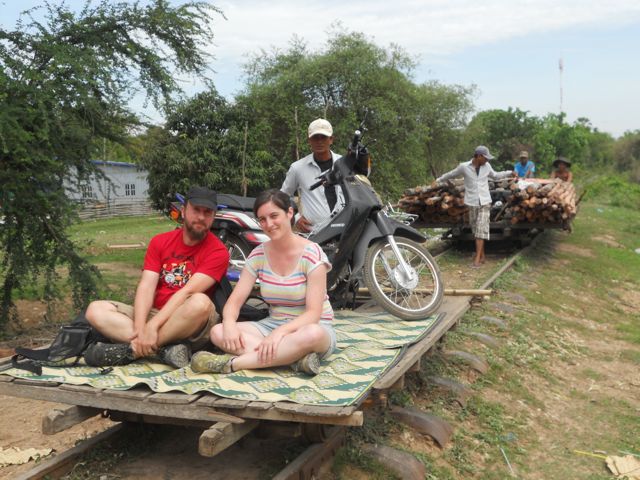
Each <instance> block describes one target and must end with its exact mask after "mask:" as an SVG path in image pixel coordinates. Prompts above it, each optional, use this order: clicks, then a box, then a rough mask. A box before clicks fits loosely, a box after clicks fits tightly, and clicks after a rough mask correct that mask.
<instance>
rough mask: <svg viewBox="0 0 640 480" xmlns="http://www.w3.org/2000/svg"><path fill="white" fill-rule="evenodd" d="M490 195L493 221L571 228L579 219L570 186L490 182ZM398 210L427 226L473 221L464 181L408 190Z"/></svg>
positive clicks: (542, 181)
mask: <svg viewBox="0 0 640 480" xmlns="http://www.w3.org/2000/svg"><path fill="white" fill-rule="evenodd" d="M489 191H490V193H491V199H492V201H493V207H492V210H491V221H499V220H505V221H509V222H511V223H512V224H516V223H558V224H567V223H568V222H570V221H571V220H572V219H573V217H575V215H576V191H575V188H574V186H573V183H570V182H563V181H562V180H559V179H554V180H545V179H527V180H520V181H516V180H515V179H508V180H501V181H497V182H489ZM398 206H399V207H400V208H401V209H403V210H404V211H406V212H407V213H413V214H416V215H418V216H419V217H420V220H421V222H423V223H425V224H456V223H468V221H469V219H468V209H467V207H466V206H465V204H464V182H463V180H461V179H460V180H453V181H448V182H443V183H440V184H437V185H436V186H419V187H415V188H410V189H408V190H405V192H404V195H403V196H402V198H401V199H400V200H399V201H398Z"/></svg>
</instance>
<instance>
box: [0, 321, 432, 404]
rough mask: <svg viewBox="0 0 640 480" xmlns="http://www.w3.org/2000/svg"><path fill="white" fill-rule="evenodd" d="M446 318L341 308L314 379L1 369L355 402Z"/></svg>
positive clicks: (100, 383) (49, 377)
mask: <svg viewBox="0 0 640 480" xmlns="http://www.w3.org/2000/svg"><path fill="white" fill-rule="evenodd" d="M440 318H441V316H439V315H433V316H431V317H428V318H426V319H424V320H419V321H412V322H406V321H402V320H399V319H398V318H396V317H393V316H391V315H389V314H385V313H380V314H359V313H356V312H352V311H339V312H336V318H335V328H336V332H337V336H338V350H337V351H336V352H334V353H333V354H332V355H331V356H330V357H329V358H327V359H325V360H324V361H323V362H322V365H321V370H320V373H319V374H318V375H316V376H315V377H309V376H306V375H304V374H298V373H294V372H293V371H292V370H291V369H289V368H287V367H281V368H275V369H273V370H266V369H265V370H243V371H240V372H235V373H232V374H228V375H223V374H196V373H193V372H192V371H191V369H190V368H189V367H186V368H182V369H179V370H175V369H172V368H171V367H168V366H166V365H163V364H160V363H152V362H149V361H138V362H135V363H132V364H130V365H127V366H124V367H114V368H113V369H112V370H111V371H109V372H108V373H106V374H101V373H100V371H101V370H102V369H100V368H95V367H87V366H77V367H66V368H65V367H57V368H48V367H44V368H43V369H42V375H40V376H38V375H35V374H33V373H31V372H28V371H25V370H19V369H9V370H6V371H4V372H1V373H2V374H4V375H11V376H14V377H19V378H28V379H30V380H42V381H49V382H61V383H68V384H74V385H85V384H87V385H91V386H93V387H95V388H110V389H117V390H127V389H130V388H133V387H134V386H136V385H141V384H145V385H148V386H149V388H151V390H153V391H154V392H171V391H180V392H184V393H187V394H193V393H197V392H211V393H214V394H216V395H219V396H221V397H227V398H233V399H237V400H251V401H263V402H280V401H291V402H296V403H300V404H307V405H328V406H347V405H352V404H354V403H356V402H357V401H358V400H359V399H360V398H361V397H362V395H363V394H364V393H365V392H366V391H367V390H368V389H369V388H370V387H371V386H372V385H373V383H374V382H375V381H376V379H377V378H379V377H380V376H381V375H382V374H383V373H384V372H385V371H386V370H387V369H388V368H390V367H391V366H392V365H394V364H395V362H396V361H397V360H398V358H399V356H400V354H401V353H402V351H403V349H404V348H405V347H406V346H408V345H410V344H412V343H415V342H417V341H419V340H420V339H421V338H422V337H424V336H425V335H426V334H427V333H428V332H429V331H430V330H431V329H432V328H433V327H434V326H435V325H436V324H437V322H438V320H439V319H440Z"/></svg>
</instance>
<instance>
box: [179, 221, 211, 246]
mask: <svg viewBox="0 0 640 480" xmlns="http://www.w3.org/2000/svg"><path fill="white" fill-rule="evenodd" d="M196 225H202V226H203V227H204V228H202V229H201V230H196V228H195V226H196ZM184 228H185V230H186V231H187V235H189V237H190V238H191V239H192V240H195V241H196V242H200V241H202V240H204V237H206V236H207V232H208V231H209V229H208V228H206V225H205V224H203V223H200V224H195V223H194V222H190V221H188V220H187V219H185V221H184Z"/></svg>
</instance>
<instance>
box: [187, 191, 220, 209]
mask: <svg viewBox="0 0 640 480" xmlns="http://www.w3.org/2000/svg"><path fill="white" fill-rule="evenodd" d="M186 198H187V201H188V202H189V203H191V205H196V206H198V207H205V208H210V209H211V210H213V211H216V210H218V194H217V193H216V192H214V191H213V190H210V189H208V188H207V187H198V186H195V187H191V188H190V189H189V191H188V192H187V197H186Z"/></svg>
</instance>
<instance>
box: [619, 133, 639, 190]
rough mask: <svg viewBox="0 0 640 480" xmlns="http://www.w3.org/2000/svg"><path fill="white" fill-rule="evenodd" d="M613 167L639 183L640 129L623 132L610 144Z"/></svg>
mask: <svg viewBox="0 0 640 480" xmlns="http://www.w3.org/2000/svg"><path fill="white" fill-rule="evenodd" d="M612 150H613V158H614V159H615V167H616V169H617V170H618V171H619V172H624V173H629V174H630V176H631V179H632V180H633V181H635V182H638V183H640V130H636V131H633V132H625V133H624V135H622V137H620V138H619V139H618V140H617V141H616V142H615V144H614V145H613V146H612Z"/></svg>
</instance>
